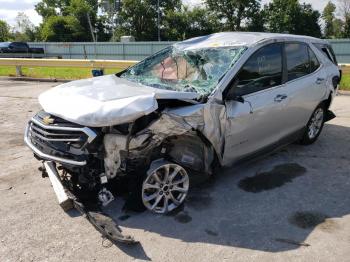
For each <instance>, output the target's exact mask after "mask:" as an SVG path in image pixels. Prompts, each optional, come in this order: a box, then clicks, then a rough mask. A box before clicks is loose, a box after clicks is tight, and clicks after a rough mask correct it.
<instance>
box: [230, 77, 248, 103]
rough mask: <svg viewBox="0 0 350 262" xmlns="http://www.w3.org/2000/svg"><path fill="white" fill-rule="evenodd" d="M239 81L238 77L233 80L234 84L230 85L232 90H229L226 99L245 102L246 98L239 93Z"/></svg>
mask: <svg viewBox="0 0 350 262" xmlns="http://www.w3.org/2000/svg"><path fill="white" fill-rule="evenodd" d="M238 83H239V79H238V78H236V79H235V80H234V81H233V84H232V85H231V87H230V90H229V91H228V92H227V94H226V100H228V101H229V100H231V101H237V102H240V103H244V98H243V97H242V95H241V94H239V92H237V86H238Z"/></svg>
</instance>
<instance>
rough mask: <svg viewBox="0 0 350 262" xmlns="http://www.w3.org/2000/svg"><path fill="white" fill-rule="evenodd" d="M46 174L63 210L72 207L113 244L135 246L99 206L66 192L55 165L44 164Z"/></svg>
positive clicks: (131, 238)
mask: <svg viewBox="0 0 350 262" xmlns="http://www.w3.org/2000/svg"><path fill="white" fill-rule="evenodd" d="M44 166H45V169H46V172H47V174H48V175H49V178H50V181H51V183H52V186H53V189H54V191H55V193H56V196H57V199H58V202H59V204H60V206H61V207H62V208H63V209H64V210H65V211H67V210H69V209H70V208H72V207H73V206H74V207H75V208H76V209H77V210H78V211H79V212H80V213H81V214H82V215H83V216H85V218H86V219H87V220H88V221H89V222H90V223H91V224H92V225H93V226H94V227H95V228H96V230H97V231H99V232H100V233H101V234H102V236H103V237H104V238H106V239H108V240H109V241H111V242H112V243H113V244H116V243H118V242H119V243H120V242H121V243H125V244H137V243H138V241H135V240H134V238H133V237H131V236H125V235H123V234H122V230H121V229H120V227H119V226H118V224H117V223H116V222H115V221H114V220H113V219H112V218H111V217H109V216H108V215H106V214H104V213H103V211H102V210H101V209H100V206H99V205H98V204H97V203H96V204H91V201H86V203H84V201H82V200H79V198H78V197H77V196H76V195H74V194H73V193H72V192H70V191H68V190H67V189H66V188H65V187H64V185H63V184H62V182H61V179H60V177H59V175H58V172H57V169H56V167H55V164H54V163H52V162H45V163H44Z"/></svg>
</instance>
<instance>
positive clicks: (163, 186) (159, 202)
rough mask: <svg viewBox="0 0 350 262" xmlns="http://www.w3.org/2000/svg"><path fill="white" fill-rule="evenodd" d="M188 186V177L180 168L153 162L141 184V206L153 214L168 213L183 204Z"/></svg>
mask: <svg viewBox="0 0 350 262" xmlns="http://www.w3.org/2000/svg"><path fill="white" fill-rule="evenodd" d="M189 184H190V181H189V175H188V173H187V171H186V170H185V169H184V168H183V167H182V166H180V165H178V164H175V163H171V162H168V161H164V160H157V161H154V162H153V164H151V168H150V170H148V172H147V175H146V177H145V180H144V181H143V184H142V201H143V204H144V205H145V207H146V208H147V209H148V210H150V211H152V212H154V213H158V214H166V213H169V212H171V211H173V210H175V209H177V208H179V207H180V206H181V205H182V204H183V203H184V201H185V199H186V196H187V193H188V190H189Z"/></svg>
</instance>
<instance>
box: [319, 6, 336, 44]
mask: <svg viewBox="0 0 350 262" xmlns="http://www.w3.org/2000/svg"><path fill="white" fill-rule="evenodd" d="M335 10H336V6H335V4H333V3H332V2H330V1H329V2H328V4H327V5H326V7H325V8H324V9H323V13H322V18H323V20H324V22H325V27H324V36H325V37H326V38H333V37H334V35H335V32H334V20H335Z"/></svg>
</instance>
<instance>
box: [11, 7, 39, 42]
mask: <svg viewBox="0 0 350 262" xmlns="http://www.w3.org/2000/svg"><path fill="white" fill-rule="evenodd" d="M15 20H16V24H15V27H14V31H13V38H14V40H15V41H22V42H29V41H35V40H37V39H38V28H37V27H35V26H34V24H33V23H32V22H31V21H30V19H29V17H28V16H27V15H26V14H25V13H23V12H19V13H18V14H17V17H16V19H15Z"/></svg>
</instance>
